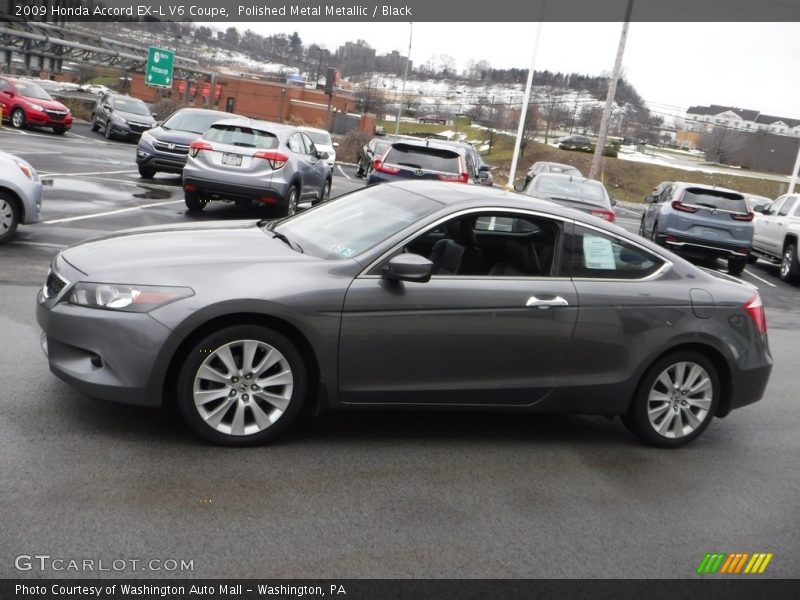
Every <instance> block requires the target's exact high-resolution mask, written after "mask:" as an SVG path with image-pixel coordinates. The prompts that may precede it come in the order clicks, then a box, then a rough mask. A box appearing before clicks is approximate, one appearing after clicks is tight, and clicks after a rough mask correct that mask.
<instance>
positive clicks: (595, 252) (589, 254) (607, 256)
mask: <svg viewBox="0 0 800 600" xmlns="http://www.w3.org/2000/svg"><path fill="white" fill-rule="evenodd" d="M583 260H584V262H585V264H586V268H587V269H609V270H614V269H616V268H617V263H616V261H615V260H614V248H612V246H611V240H607V239H606V238H601V237H595V236H591V235H584V236H583Z"/></svg>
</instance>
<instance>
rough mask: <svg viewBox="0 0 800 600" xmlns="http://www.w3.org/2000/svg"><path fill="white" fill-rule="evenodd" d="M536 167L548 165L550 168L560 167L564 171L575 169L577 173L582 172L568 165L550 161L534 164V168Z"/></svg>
mask: <svg viewBox="0 0 800 600" xmlns="http://www.w3.org/2000/svg"><path fill="white" fill-rule="evenodd" d="M535 165H548V166H550V167H560V168H562V169H575V170H576V171H580V169H579V168H578V167H574V166H572V165H566V164H564V163H557V162H550V161H549V160H540V161H537V162H535V163H533V166H535ZM554 174H555V173H554Z"/></svg>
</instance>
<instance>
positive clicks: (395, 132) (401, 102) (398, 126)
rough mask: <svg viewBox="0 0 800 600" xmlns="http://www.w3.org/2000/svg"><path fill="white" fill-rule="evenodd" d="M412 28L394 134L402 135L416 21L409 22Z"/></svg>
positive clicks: (409, 32) (409, 35)
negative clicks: (404, 103)
mask: <svg viewBox="0 0 800 600" xmlns="http://www.w3.org/2000/svg"><path fill="white" fill-rule="evenodd" d="M409 25H410V26H411V28H410V29H409V31H408V54H407V55H406V70H405V73H404V74H403V89H402V90H401V91H400V106H398V107H397V123H396V124H395V128H394V134H395V135H396V136H397V135H400V114H401V113H402V112H403V101H404V100H405V97H406V79H408V63H409V61H410V60H411V38H412V36H413V35H414V23H409Z"/></svg>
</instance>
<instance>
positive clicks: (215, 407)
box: [177, 325, 307, 446]
mask: <svg viewBox="0 0 800 600" xmlns="http://www.w3.org/2000/svg"><path fill="white" fill-rule="evenodd" d="M265 365H268V366H266V368H265ZM306 388H307V383H306V368H305V363H304V361H303V358H302V356H301V355H300V353H299V352H298V351H297V349H296V348H295V346H294V344H292V342H290V341H289V340H288V339H287V338H286V337H284V336H283V335H281V334H280V333H278V332H276V331H273V330H272V329H269V328H267V327H263V326H260V325H234V326H231V327H226V328H224V329H221V330H219V331H217V332H215V333H212V334H210V335H208V336H206V338H205V339H203V340H200V342H199V343H198V344H197V345H196V346H195V347H194V348H193V349H192V350H191V351H190V352H189V354H188V355H187V357H186V359H185V360H184V362H183V365H182V366H181V370H180V373H179V375H178V387H177V399H178V408H179V409H180V412H181V416H182V417H183V419H184V421H185V422H186V424H187V425H188V426H189V427H190V428H191V429H192V430H194V431H195V432H196V433H197V434H199V435H200V436H202V437H203V438H205V439H206V440H208V441H209V442H211V443H213V444H218V445H221V446H254V445H257V444H263V443H264V442H266V441H267V440H269V439H271V438H273V437H275V436H276V435H278V434H279V433H280V432H282V431H283V430H284V429H286V427H288V426H289V425H290V424H291V423H292V421H294V419H295V418H296V417H297V414H298V413H299V412H300V409H301V407H302V405H303V403H304V401H305V394H306Z"/></svg>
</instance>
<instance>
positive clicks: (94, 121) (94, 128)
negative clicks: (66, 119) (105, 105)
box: [89, 115, 100, 131]
mask: <svg viewBox="0 0 800 600" xmlns="http://www.w3.org/2000/svg"><path fill="white" fill-rule="evenodd" d="M89 129H91V130H92V131H97V130H99V129H100V124H99V123H98V122H97V117H95V116H94V115H92V122H91V123H90V124H89Z"/></svg>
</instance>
